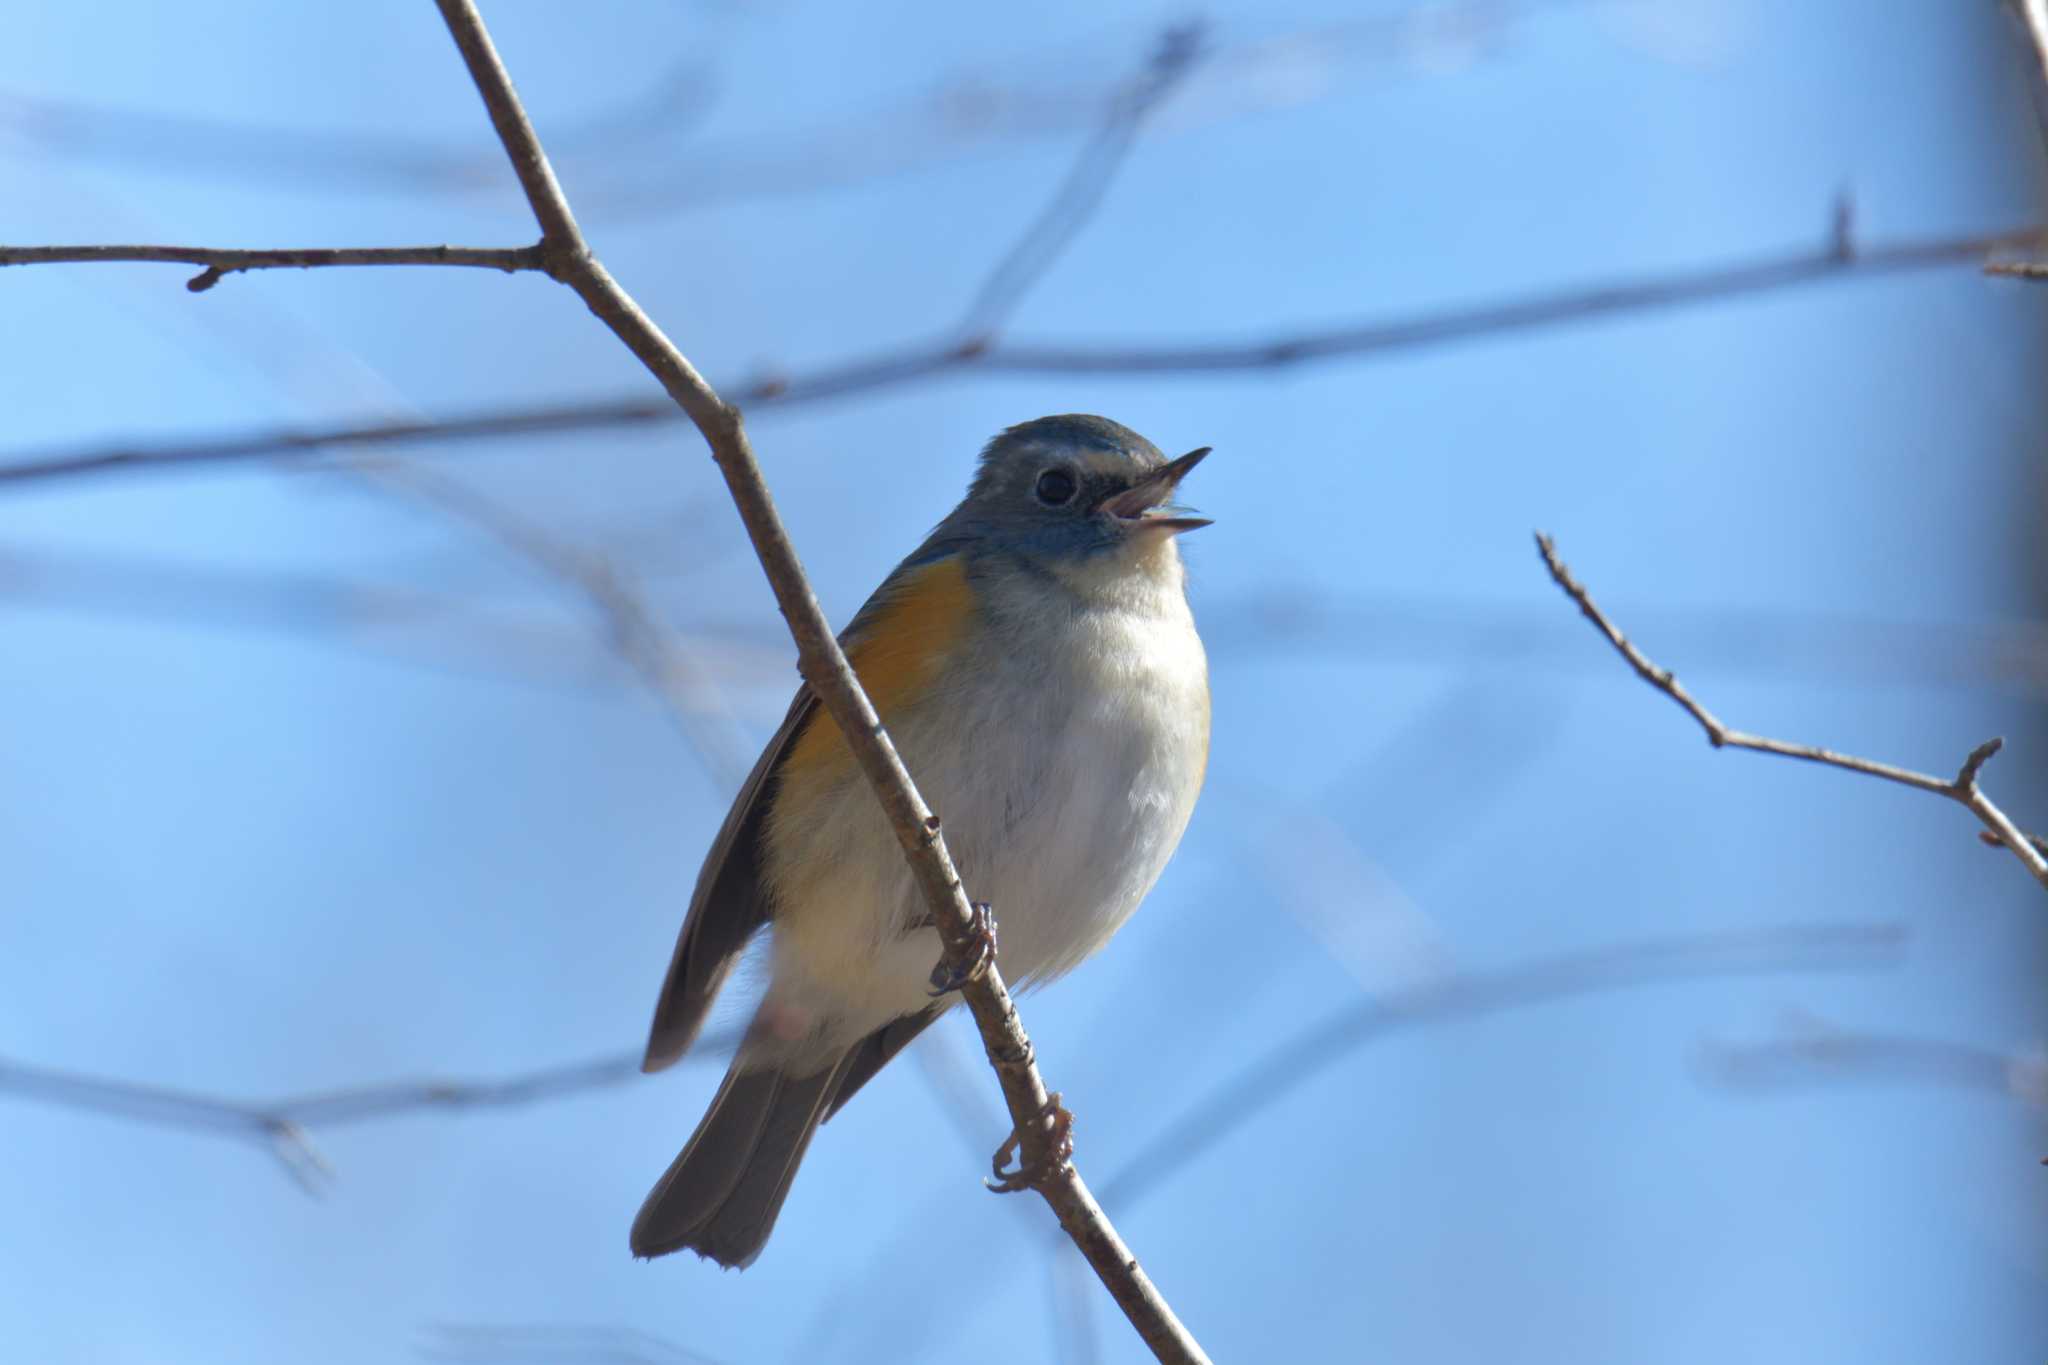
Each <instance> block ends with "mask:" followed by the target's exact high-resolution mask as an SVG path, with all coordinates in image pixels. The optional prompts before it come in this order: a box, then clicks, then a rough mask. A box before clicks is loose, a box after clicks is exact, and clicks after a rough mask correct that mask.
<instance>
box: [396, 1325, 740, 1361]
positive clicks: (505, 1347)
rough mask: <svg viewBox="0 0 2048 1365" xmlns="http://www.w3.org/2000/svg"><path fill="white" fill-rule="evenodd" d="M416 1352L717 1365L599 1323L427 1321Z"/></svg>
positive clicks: (434, 1356) (437, 1356) (436, 1356)
mask: <svg viewBox="0 0 2048 1365" xmlns="http://www.w3.org/2000/svg"><path fill="white" fill-rule="evenodd" d="M420 1351H421V1354H423V1355H425V1356H426V1357H427V1358H428V1359H429V1360H449V1361H472V1362H477V1363H478V1365H482V1362H486V1361H493V1360H506V1361H521V1360H525V1361H535V1362H539V1365H568V1362H574V1361H600V1362H605V1365H718V1361H717V1359H716V1357H713V1356H708V1355H705V1354H704V1353H703V1352H701V1351H692V1350H690V1349H688V1348H687V1347H684V1346H678V1345H677V1344H676V1343H674V1342H672V1341H669V1340H667V1339H665V1338H663V1337H658V1336H655V1335H653V1334H652V1333H650V1332H641V1331H636V1330H634V1329H633V1328H631V1327H608V1326H605V1325H603V1324H601V1323H534V1324H530V1325H529V1324H521V1323H458V1322H437V1323H430V1324H429V1325H428V1326H427V1327H426V1328H425V1330H424V1338H423V1340H422V1342H421V1345H420Z"/></svg>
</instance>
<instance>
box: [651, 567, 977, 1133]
mask: <svg viewBox="0 0 2048 1365" xmlns="http://www.w3.org/2000/svg"><path fill="white" fill-rule="evenodd" d="M950 548H951V547H949V545H948V543H947V542H946V540H945V539H944V538H943V536H941V535H940V534H939V533H937V532H935V533H934V534H933V536H932V537H931V539H929V540H927V541H926V542H925V544H924V545H923V546H922V547H920V548H919V550H918V552H917V553H916V554H913V555H912V556H911V557H910V558H909V559H906V560H904V561H903V563H901V564H899V565H898V566H897V567H896V570H895V572H893V573H891V574H890V575H889V577H888V578H887V579H885V580H884V581H883V583H882V586H881V587H879V588H877V589H875V591H874V594H873V596H871V597H869V598H868V600H867V601H866V603H864V604H863V605H862V606H861V609H860V610H859V611H858V612H856V613H855V614H854V618H853V620H852V621H850V622H849V623H848V624H847V627H846V629H845V631H844V632H842V633H841V635H840V636H839V643H840V644H841V645H842V646H843V647H844V648H845V649H846V651H847V653H848V654H849V655H851V656H853V659H854V663H855V665H856V667H857V668H858V669H859V671H860V674H861V677H862V678H863V680H865V681H866V682H867V683H868V684H869V686H870V691H871V695H872V693H873V691H874V688H875V685H876V684H877V683H880V684H882V691H883V692H884V694H885V695H882V696H876V697H875V698H874V700H875V703H876V705H877V706H878V707H880V708H881V709H882V710H883V712H884V714H886V713H887V711H888V700H889V699H888V696H887V695H886V693H887V691H888V690H889V686H890V685H891V684H892V683H900V681H901V679H900V678H898V677H897V676H896V675H898V674H905V675H907V674H908V670H906V668H905V667H904V662H903V660H904V659H907V658H915V657H916V651H915V650H911V651H899V653H901V654H902V655H903V657H902V658H898V657H896V656H895V655H891V656H889V657H886V658H883V659H879V660H877V659H868V660H866V661H863V657H862V655H863V644H864V642H868V641H869V640H870V637H871V635H872V633H873V631H874V628H875V627H876V625H877V623H878V622H880V620H881V619H882V617H883V616H884V615H885V614H886V613H888V612H889V611H890V610H891V609H892V607H894V606H896V605H898V603H899V602H900V600H901V597H902V594H903V593H904V591H905V589H906V588H908V587H910V586H911V585H913V584H915V583H918V582H920V581H922V580H924V579H925V577H926V572H927V571H928V570H932V569H936V568H939V567H940V566H942V565H946V566H950V567H951V568H952V569H953V570H954V571H955V573H954V576H953V579H952V580H947V581H945V582H943V583H942V584H940V583H935V584H934V586H940V587H941V588H942V591H940V592H938V593H935V594H933V595H932V598H931V603H932V604H933V605H934V606H936V607H938V608H939V610H936V611H930V612H927V613H926V614H925V619H923V620H922V621H921V622H920V623H919V624H918V625H917V626H915V627H913V628H912V629H911V630H910V631H909V638H910V640H911V642H912V643H913V644H916V645H919V646H921V647H925V648H928V641H929V637H930V635H931V634H932V633H934V632H938V633H951V632H952V631H953V630H955V629H957V626H958V619H959V617H960V616H961V615H962V614H964V613H965V612H966V611H967V610H968V609H969V605H970V604H971V602H972V597H971V594H969V592H968V590H967V587H966V575H965V567H964V566H963V565H961V564H960V563H959V562H958V561H956V560H951V559H950ZM955 580H957V581H955ZM817 709H818V703H817V699H816V698H815V697H813V696H812V695H811V693H810V689H808V688H805V689H803V690H801V691H799V692H798V693H797V695H796V700H795V701H794V702H792V703H790V707H789V714H788V715H787V716H785V717H783V720H782V728H781V729H779V730H777V731H776V732H775V737H774V738H773V739H771V740H769V741H768V747H767V748H766V749H765V750H764V751H763V752H762V754H761V759H760V761H759V762H758V763H756V764H755V765H754V770H753V771H752V772H751V773H748V774H747V780H746V782H745V783H744V784H743V785H742V786H741V787H740V794H739V795H738V797H736V798H735V799H734V800H733V804H732V810H731V811H730V812H729V813H728V814H727V815H726V817H725V823H724V824H723V825H721V826H719V830H718V837H717V838H716V839H714V840H713V841H712V844H711V851H710V852H709V853H708V854H707V855H705V858H704V870H703V871H702V872H700V873H698V874H697V889H696V891H695V892H694V893H693V894H692V895H691V897H690V912H689V914H687V915H686V916H684V918H683V931H682V933H681V934H680V935H679V936H678V937H677V939H676V951H675V956H674V957H672V958H671V959H670V960H669V964H668V978H667V979H666V980H665V981H663V982H662V984H661V998H660V1000H658V1001H657V1002H656V1003H655V1006H654V1027H653V1028H652V1029H651V1030H650V1031H649V1034H648V1038H647V1054H646V1056H645V1057H644V1058H643V1059H642V1060H641V1062H640V1069H641V1070H642V1071H659V1070H661V1069H662V1068H663V1067H665V1066H668V1065H669V1064H670V1063H672V1062H674V1061H675V1060H676V1059H677V1058H678V1057H681V1056H682V1055H683V1053H684V1052H685V1051H687V1050H688V1049H689V1046H690V1044H691V1043H692V1042H693V1041H694V1040H695V1039H696V1037H697V1031H698V1030H699V1029H701V1028H702V1027H703V1026H704V1016H705V1015H706V1014H708V1013H709V1012H710V1010H711V1001H712V998H713V997H714V996H716V995H717V994H718V988H719V987H720V986H721V985H723V984H724V983H725V978H726V975H727V974H728V973H729V972H731V971H732V968H733V964H734V963H735V962H737V961H738V960H739V955H740V953H741V952H742V951H743V950H744V949H745V948H746V946H747V940H748V939H750V938H752V937H753V936H754V933H755V931H756V930H758V929H760V928H761V926H762V925H764V924H766V923H767V922H768V919H769V911H770V909H771V907H770V905H769V903H768V892H767V888H766V887H765V886H763V885H762V881H761V865H760V864H761V833H762V828H761V827H762V825H763V824H764V823H765V822H766V817H767V812H768V801H769V798H770V796H771V794H772V793H773V792H774V790H775V783H776V775H777V771H778V770H779V769H780V767H781V765H782V762H783V760H784V759H786V758H788V757H789V754H790V750H791V749H792V748H793V747H794V746H795V744H796V741H797V739H798V737H799V736H800V735H801V734H802V732H803V729H804V722H805V721H807V720H808V719H810V717H811V714H812V713H813V712H814V711H816V710H817ZM820 724H830V722H829V721H822V720H821V721H820ZM911 1017H912V1018H921V1017H922V1016H916V1015H914V1016H911ZM903 1022H906V1021H902V1020H899V1021H898V1023H897V1024H892V1025H889V1026H888V1027H887V1028H884V1029H882V1030H881V1033H888V1032H889V1030H890V1029H893V1028H896V1027H898V1026H899V1025H900V1024H902V1023H903ZM923 1027H924V1025H923V1024H919V1025H917V1027H916V1028H913V1029H911V1030H910V1032H909V1033H908V1034H907V1035H904V1036H903V1037H902V1040H901V1041H900V1042H897V1043H896V1044H895V1046H894V1047H891V1048H889V1049H888V1050H887V1051H886V1052H883V1053H882V1054H881V1055H880V1057H879V1059H877V1060H875V1061H874V1062H873V1064H872V1065H871V1066H869V1067H868V1068H867V1070H866V1071H865V1072H864V1073H863V1074H862V1075H861V1078H860V1081H856V1082H855V1083H854V1085H853V1086H852V1087H850V1088H848V1089H846V1090H845V1091H844V1092H843V1093H844V1095H846V1096H851V1095H852V1093H853V1091H854V1090H857V1089H859V1088H860V1083H861V1081H865V1080H866V1079H867V1077H868V1076H872V1075H873V1074H874V1072H875V1070H876V1069H878V1068H879V1067H880V1066H881V1064H882V1063H883V1062H885V1061H887V1060H888V1059H889V1058H890V1057H892V1056H894V1055H895V1053H896V1050H897V1049H898V1048H901V1047H902V1046H903V1044H904V1043H907V1042H909V1041H910V1039H911V1038H913V1037H916V1036H917V1033H918V1031H919V1030H921V1029H922V1028H923ZM873 1042H875V1039H874V1038H870V1039H869V1040H868V1042H867V1043H864V1044H862V1047H864V1048H865V1047H867V1046H868V1044H871V1043H873ZM841 1102H842V1103H843V1102H844V1101H843V1099H842V1101H841Z"/></svg>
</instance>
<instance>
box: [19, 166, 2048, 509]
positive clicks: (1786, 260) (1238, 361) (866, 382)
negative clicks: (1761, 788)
mask: <svg viewBox="0 0 2048 1365" xmlns="http://www.w3.org/2000/svg"><path fill="white" fill-rule="evenodd" d="M2042 236H2043V229H2042V228H2040V227H2025V228H2019V229H2015V230H2012V231H2006V232H1993V233H1979V234H1972V235H1966V236H1957V237H1931V238H1922V239H1918V240H1910V241H1904V242H1894V243H1890V244H1886V245H1879V246H1864V245H1861V244H1860V243H1858V242H1857V241H1856V240H1855V238H1854V233H1853V224H1852V223H1851V222H1850V221H1849V219H1848V217H1847V216H1846V215H1845V214H1843V213H1842V212H1840V208H1839V206H1838V210H1837V212H1836V214H1835V217H1834V219H1833V220H1832V223H1831V226H1830V228H1829V230H1828V232H1827V234H1826V236H1825V238H1824V239H1823V240H1822V241H1821V242H1820V243H1818V244H1816V245H1815V246H1812V247H1808V248H1804V249H1801V250H1797V251H1791V252H1783V253H1778V254H1774V255H1770V256H1764V257H1759V258H1756V259H1752V260H1748V261H1739V262H1735V263H1731V264H1727V265H1719V266H1710V267H1706V268H1703V269H1700V270H1694V271H1687V272H1680V273H1676V274H1670V275H1663V276H1654V277H1650V278H1645V279H1634V280H1624V281H1618V282H1614V283H1609V284H1600V285H1594V286H1591V287H1586V288H1572V289H1562V290H1555V291H1550V292H1546V293H1538V294H1531V295H1527V296H1524V297H1522V298H1519V299H1509V300H1506V301H1502V302H1490V303H1481V304H1477V305H1473V306H1470V307H1454V308H1444V309H1435V310H1429V311H1425V312H1421V313H1415V314H1411V315H1408V316H1405V317H1396V318H1381V319H1366V320H1362V321H1358V322H1352V323H1343V324H1339V325H1337V326H1334V327H1328V328H1308V329H1302V330H1294V331H1283V332H1279V333H1275V334H1273V335H1271V336H1267V337H1263V338H1255V339H1253V340H1251V341H1195V342H1182V343H1156V344H1148V343H1138V344H1128V345H1126V344H1113V345H1104V344H1098V343H1092V342H1086V341H1064V340H1057V339H1055V340H1048V341H1039V342H1029V341H1023V342H1019V341H986V340H985V339H978V338H973V337H969V338H968V339H967V340H965V341H963V340H962V338H961V334H960V333H959V331H958V330H957V329H948V330H947V331H946V332H945V333H944V334H943V335H942V336H940V337H938V338H936V339H931V340H926V341H921V342H913V343H910V344H908V345H903V346H898V347H895V348H893V349H888V350H883V351H879V352H875V353H872V354H869V355H866V356H861V357H857V358H855V359H852V360H849V361H845V362H842V363H840V364H837V365H830V366H826V367H823V368H821V369H818V370H814V371H811V372H809V373H805V374H795V375H775V374H771V375H766V376H762V377H759V378H756V379H754V380H752V381H751V382H749V383H746V384H742V385H739V386H738V387H737V388H736V389H735V390H734V392H735V394H736V398H735V400H734V401H735V402H736V403H737V405H738V406H740V407H743V408H746V409H748V410H750V411H751V410H755V409H768V408H773V407H786V406H793V405H798V404H805V403H816V402H822V401H824V400H827V399H832V398H843V397H848V396H853V395H864V394H871V393H879V392H883V391H886V390H890V389H896V388H901V387H904V386H906V385H909V384H913V383H918V382H922V381H926V380H932V379H938V378H945V377H950V376H954V375H963V374H984V375H985V374H1033V375H1049V374H1059V375H1074V374H1086V375H1112V376H1115V375H1131V376H1135V375H1156V374H1191V373H1258V372H1262V371H1266V370H1276V369H1287V368H1291V367H1294V366H1297V365H1315V364H1326V363H1329V362H1332V361H1337V360H1349V359H1371V358H1378V357H1383V356H1388V355H1398V354H1407V353H1411V352H1414V351H1418V350H1426V349H1429V348H1431V347H1436V346H1446V345H1452V344H1456V343H1458V342H1464V341H1473V340H1478V339H1481V338H1489V337H1497V336H1506V335H1515V334H1518V333H1524V332H1537V331H1543V330H1547V329H1549V328H1554V327H1562V326H1570V325H1573V324H1577V323H1584V322H1593V321H1599V320H1603V319H1609V318H1616V317H1629V316H1637V315H1642V314H1647V313H1656V312H1664V311H1669V310H1673V309H1678V308H1688V307H1695V306H1698V305H1701V304H1706V303H1712V302H1718V301H1722V300H1727V299H1736V298H1747V297H1754V296H1758V295H1765V294H1772V293H1779V292H1783V291H1786V290H1791V289H1799V288H1803V287H1806V286H1808V285H1814V284H1820V283H1824V282H1828V281H1831V280H1844V279H1874V278H1881V277H1885V276H1891V275H1899V274H1907V273H1912V272H1916V271H1922V270H1936V269H1945V268H1952V267H1956V266H1981V265H1982V264H1983V262H1984V260H1985V258H1986V257H1987V256H1989V255H1991V254H1993V253H1995V252H2000V251H2011V250H2020V249H2026V248H2030V247H2032V246H2033V245H2035V244H2036V243H2038V242H2039V241H2040V240H2041V238H2042ZM675 420H678V413H677V410H676V407H675V405H673V404H670V403H663V402H658V401H654V400H651V399H647V398H642V397H632V398H612V399H594V400H589V401H584V402H576V403H558V404H549V405H546V406H539V407H523V408H499V409H492V410H489V411H485V412H479V413H472V414H470V415H469V416H466V417H453V418H449V419H447V420H444V421H438V422H431V421H401V422H383V423H371V424H360V425H352V426H345V427H330V428H324V429H314V430H309V431H275V430H273V431H263V432H243V433H225V434H221V435H217V436H212V437H205V438H201V439H198V440H192V441H180V442H162V443H152V444H148V445H107V444H99V445H95V446H92V447H88V448H86V449H83V450H76V449H74V450H57V451H51V452H48V453H45V454H40V455H38V454H28V455H24V456H22V457H20V458H18V459H17V460H15V461H14V462H12V463H8V464H0V483H31V482H42V481H46V480H51V479H65V478H77V477H83V476H87V475H92V474H105V473H113V472H118V471H124V470H125V471H133V470H137V469H155V468H171V467H180V468H182V467H191V466H200V465H211V464H231V463H237V462H240V461H244V460H252V459H262V460H269V459H279V458H285V457H295V456H306V455H314V454H318V453H321V452H323V451H328V450H334V449H341V448H348V447H357V448H360V447H369V446H390V445H413V444H419V445H424V444H430V443H447V442H461V441H476V440H486V439H490V438H494V437H500V436H511V435H531V434H538V433H547V432H560V431H595V430H607V429H615V428H621V427H634V426H642V425H645V424H648V423H652V422H668V421H675Z"/></svg>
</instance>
